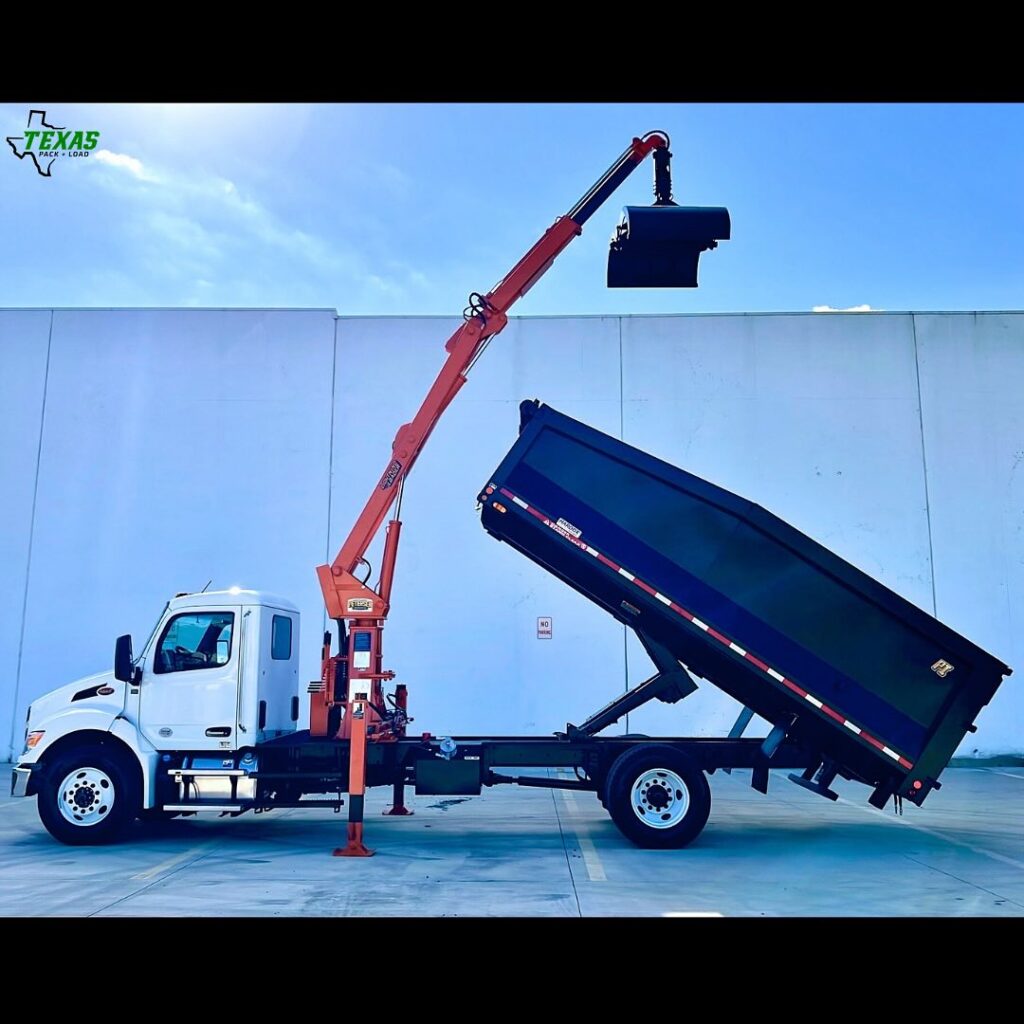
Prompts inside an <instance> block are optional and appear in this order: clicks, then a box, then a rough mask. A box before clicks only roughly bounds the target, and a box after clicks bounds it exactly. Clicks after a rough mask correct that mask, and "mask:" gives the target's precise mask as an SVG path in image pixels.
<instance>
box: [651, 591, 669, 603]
mask: <svg viewBox="0 0 1024 1024" xmlns="http://www.w3.org/2000/svg"><path fill="white" fill-rule="evenodd" d="M654 596H655V597H656V598H657V599H658V600H659V601H660V602H661V603H662V604H667V605H671V604H672V602H671V601H670V600H669V599H668V598H667V597H666V596H665V595H664V594H657V593H656V594H655V595H654Z"/></svg>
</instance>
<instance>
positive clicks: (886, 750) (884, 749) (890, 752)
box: [882, 747, 900, 761]
mask: <svg viewBox="0 0 1024 1024" xmlns="http://www.w3.org/2000/svg"><path fill="white" fill-rule="evenodd" d="M882 753H883V754H888V755H889V756H890V757H891V758H892V759H893V760H894V761H898V760H899V759H900V755H899V754H897V753H896V751H895V750H890V749H889V748H888V747H882Z"/></svg>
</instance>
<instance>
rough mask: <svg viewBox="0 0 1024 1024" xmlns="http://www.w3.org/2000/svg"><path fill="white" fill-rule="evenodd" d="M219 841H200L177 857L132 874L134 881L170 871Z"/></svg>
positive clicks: (148, 879)
mask: <svg viewBox="0 0 1024 1024" xmlns="http://www.w3.org/2000/svg"><path fill="white" fill-rule="evenodd" d="M216 845H217V843H216V841H214V840H211V841H210V842H207V843H200V844H199V845H198V846H193V847H192V848H191V849H190V850H185V852H184V853H179V854H178V855H177V856H175V857H168V858H167V860H164V861H161V862H160V863H159V864H157V865H155V866H154V867H151V868H149V869H148V870H147V871H140V872H139V873H138V874H137V875H132V881H133V882H148V881H150V880H151V879H153V878H156V876H157V875H160V874H163V872H165V871H170V870H171V868H176V867H177V866H178V865H179V864H181V863H183V862H184V861H187V860H188V859H189V858H190V857H196V856H198V855H199V854H200V853H203V852H204V851H206V850H209V849H210V847H212V846H216Z"/></svg>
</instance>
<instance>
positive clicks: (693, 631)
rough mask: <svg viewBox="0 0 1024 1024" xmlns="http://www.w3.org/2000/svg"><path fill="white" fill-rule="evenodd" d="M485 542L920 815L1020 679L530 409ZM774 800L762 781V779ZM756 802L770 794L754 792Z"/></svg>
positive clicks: (492, 490)
mask: <svg viewBox="0 0 1024 1024" xmlns="http://www.w3.org/2000/svg"><path fill="white" fill-rule="evenodd" d="M520 413H521V423H520V434H519V439H518V440H517V441H516V443H515V444H514V445H513V446H512V448H511V450H510V451H509V452H508V454H507V455H506V456H505V458H504V459H503V460H502V462H501V465H500V466H499V467H498V468H497V469H496V470H495V472H494V474H493V475H492V477H491V480H490V482H489V484H488V486H487V487H486V488H485V489H484V490H483V491H482V492H481V494H480V501H481V503H482V522H483V525H484V528H485V529H486V530H487V531H488V532H489V533H491V534H492V535H493V536H495V537H497V538H498V539H499V540H503V541H505V542H507V543H509V544H511V545H512V546H514V547H515V548H517V549H518V550H520V551H522V552H523V553H524V554H525V555H526V556H527V557H529V558H531V559H532V560H533V561H535V562H537V563H539V564H540V565H542V566H543V567H544V568H545V569H547V570H548V571H549V572H551V573H553V574H554V575H556V576H558V577H559V578H560V579H562V580H564V581H565V582H566V583H568V584H569V585H570V586H572V587H574V588H575V589H576V590H578V591H579V592H580V593H582V594H584V595H585V596H586V597H588V598H589V599H590V600H591V601H594V602H595V603H596V604H598V605H600V606H601V607H602V608H604V609H606V610H607V611H608V612H609V613H610V614H611V615H613V616H614V617H615V618H616V619H618V620H619V621H620V622H623V623H625V624H626V625H628V626H630V627H632V628H633V629H635V630H637V631H638V633H640V634H642V635H643V636H644V637H645V638H646V639H647V641H648V642H649V641H651V640H653V641H655V642H657V643H659V644H661V645H663V646H664V648H666V649H667V650H668V651H670V652H671V655H672V656H673V657H675V658H676V659H678V661H679V662H680V663H682V664H683V665H684V666H685V667H686V668H687V669H689V671H690V672H692V673H693V674H695V675H697V676H700V677H703V678H705V679H707V680H709V681H711V682H713V683H714V684H715V685H716V686H718V687H720V688H721V689H722V690H724V691H725V692H726V693H728V694H730V695H731V696H733V697H735V698H736V699H737V700H738V701H741V702H742V703H743V704H744V705H745V706H746V707H747V708H749V709H751V710H753V711H754V712H756V713H757V714H758V715H760V716H762V717H763V718H765V719H767V720H768V721H769V722H771V723H773V725H774V726H775V729H774V730H773V735H774V737H775V738H774V740H770V741H769V742H767V743H766V746H765V753H766V756H767V757H770V755H771V752H772V750H773V749H774V745H775V744H776V743H781V741H782V740H783V739H786V740H788V741H790V742H792V743H797V744H799V745H800V746H801V747H802V748H804V749H806V750H809V751H811V752H813V753H814V754H815V755H816V757H817V758H818V759H819V761H820V764H816V765H814V766H813V767H811V768H809V769H808V770H807V771H806V772H805V773H804V775H803V776H802V777H800V778H799V779H798V780H797V781H801V782H802V783H803V784H805V785H807V786H808V787H809V788H812V789H816V790H817V791H818V792H821V793H822V794H823V795H825V796H833V795H834V794H832V792H831V791H830V790H829V788H828V787H829V784H830V782H831V780H832V778H834V777H835V774H836V773H838V774H840V775H843V776H844V777H847V778H854V779H857V780H859V781H861V782H865V783H867V784H869V785H871V786H872V787H874V790H875V791H874V793H873V795H872V797H871V802H872V803H874V804H876V805H877V806H882V805H883V804H884V803H885V802H886V801H887V800H888V799H889V797H890V796H892V795H897V796H900V797H905V798H907V799H909V800H912V801H913V802H915V803H918V804H919V803H921V802H922V801H923V800H924V798H925V797H926V796H927V794H928V793H929V791H930V790H931V789H933V788H937V787H938V781H937V780H938V776H939V774H940V772H941V771H942V770H943V768H945V767H946V765H947V764H948V762H949V759H950V757H951V756H952V755H953V752H954V751H955V750H956V748H957V746H958V745H959V743H960V741H961V740H962V739H963V737H964V735H965V734H966V733H967V732H969V731H973V730H974V724H973V723H974V719H975V716H976V715H977V714H978V712H979V711H980V709H981V708H982V707H984V706H985V705H986V704H987V703H988V702H989V701H990V700H991V698H992V695H993V694H994V693H995V691H996V690H997V689H998V687H999V685H1000V683H1001V682H1002V680H1003V677H1004V676H1006V675H1009V674H1010V669H1009V668H1008V667H1007V666H1006V665H1004V664H1003V663H1002V662H1001V661H999V659H998V658H995V657H993V656H992V655H990V654H988V653H987V652H985V651H983V650H982V649H981V648H980V647H978V646H977V645H976V644H973V643H971V641H970V640H967V639H966V638H965V637H963V636H961V635H960V634H959V633H957V632H956V631H955V630H953V629H951V628H950V627H949V626H947V625H945V624H944V623H942V622H940V621H938V620H937V619H935V618H933V617H932V616H931V615H929V614H927V613H926V612H924V611H922V610H921V609H920V608H918V607H916V606H915V605H913V604H911V603H910V602H909V601H907V600H905V599H904V598H902V597H900V596H899V595H898V594H896V593H894V592H893V591H892V590H890V589H889V588H888V587H885V586H883V585H882V584H881V583H879V582H878V581H877V580H874V579H872V578H871V577H870V576H868V575H867V574H866V573H864V572H862V571H861V570H859V569H857V568H856V567H855V566H853V565H851V564H850V563H849V562H847V561H845V560H844V559H842V558H840V557H839V556H838V555H836V554H834V553H833V552H832V551H829V550H828V549H827V548H825V547H823V546H822V545H821V544H818V543H817V542H816V541H814V540H812V539H811V538H810V537H808V536H806V534H803V533H801V532H800V531H799V530H796V529H794V528H793V527H792V526H790V525H789V524H788V523H786V522H784V521H783V520H781V519H779V518H778V516H775V515H772V513H770V512H768V511H766V510H765V509H763V508H761V507H760V506H759V505H756V504H754V503H753V502H751V501H748V500H747V499H745V498H741V497H739V496H738V495H736V494H732V493H731V492H729V491H727V490H725V489H723V488H721V487H717V486H716V485H715V484H712V483H709V482H708V481H707V480H702V479H701V478H700V477H697V476H694V475H693V474H692V473H687V472H686V471H685V470H682V469H679V468H677V467H676V466H672V465H670V464H669V463H667V462H663V461H662V460H661V459H657V458H654V457H653V456H651V455H648V454H647V453H645V452H642V451H639V450H638V449H636V448H633V447H631V446H630V445H628V444H625V443H623V442H622V441H620V440H618V439H617V438H614V437H610V436H608V435H607V434H603V433H601V432H600V431H598V430H595V429H593V428H592V427H589V426H587V425H586V424H584V423H581V422H579V421H578V420H574V419H572V418H570V417H568V416H565V415H563V414H562V413H559V412H557V411H556V410H554V409H552V408H551V407H550V406H546V405H541V404H539V403H537V402H524V403H523V404H522V406H521V407H520ZM762 778H763V783H762V786H766V785H767V772H765V773H764V774H763V776H762ZM759 788H762V787H761V786H759Z"/></svg>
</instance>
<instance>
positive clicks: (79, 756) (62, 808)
mask: <svg viewBox="0 0 1024 1024" xmlns="http://www.w3.org/2000/svg"><path fill="white" fill-rule="evenodd" d="M38 801H39V804H38V809H39V818H40V820H41V821H42V823H43V825H44V826H45V827H46V831H47V832H49V833H50V835H51V836H53V838H54V839H57V840H59V841H60V842H62V843H67V844H68V845H69V846H98V845H100V844H103V843H112V842H114V841H115V840H116V839H117V838H118V836H120V834H121V832H122V831H123V830H124V828H125V826H126V825H128V823H129V822H131V821H132V820H133V819H134V818H135V816H136V814H137V813H138V811H139V807H140V804H141V802H142V801H141V794H140V792H139V784H138V779H137V776H136V774H135V772H134V770H133V766H132V765H131V764H129V763H128V760H127V758H125V757H123V756H121V755H119V754H118V753H117V752H115V751H111V750H109V749H108V748H106V747H102V746H98V745H97V746H88V747H80V748H78V749H77V750H71V751H69V752H68V753H65V754H61V755H59V756H58V757H57V758H56V759H55V760H54V761H53V762H51V763H50V764H48V765H47V767H46V774H45V775H44V777H43V780H42V782H41V783H40V786H39V796H38Z"/></svg>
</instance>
